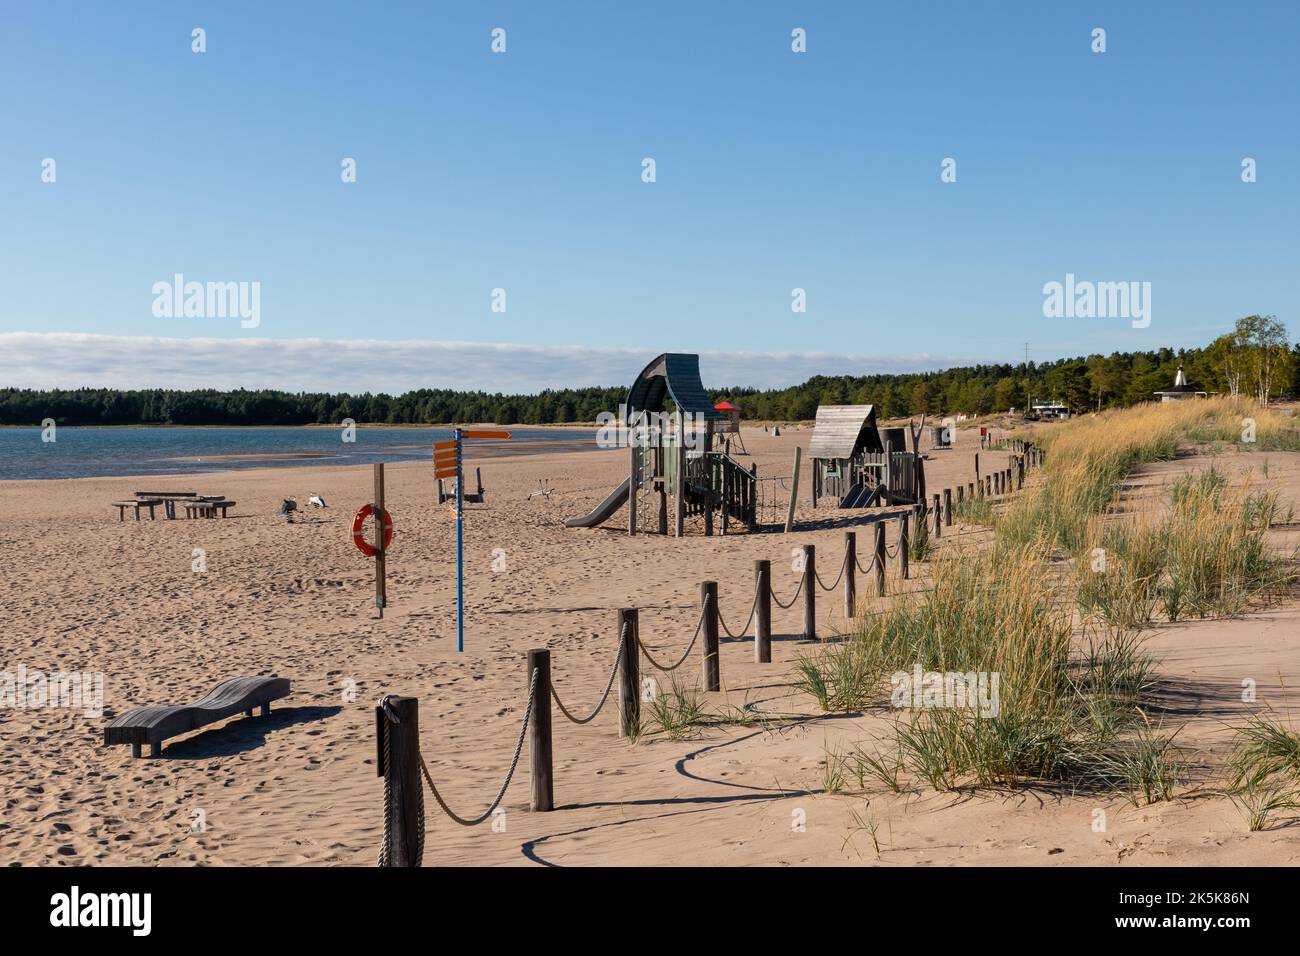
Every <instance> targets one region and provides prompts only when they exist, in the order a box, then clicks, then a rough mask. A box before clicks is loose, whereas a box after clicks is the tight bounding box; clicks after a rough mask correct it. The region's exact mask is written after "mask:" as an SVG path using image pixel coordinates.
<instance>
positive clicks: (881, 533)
mask: <svg viewBox="0 0 1300 956" xmlns="http://www.w3.org/2000/svg"><path fill="white" fill-rule="evenodd" d="M886 557H888V555H886V553H885V523H884V522H883V521H877V522H876V597H884V596H885V559H886Z"/></svg>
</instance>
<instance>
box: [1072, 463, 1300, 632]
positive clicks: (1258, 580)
mask: <svg viewBox="0 0 1300 956" xmlns="http://www.w3.org/2000/svg"><path fill="white" fill-rule="evenodd" d="M1277 510H1278V506H1277V496H1276V495H1275V494H1271V493H1262V492H1252V491H1251V490H1250V488H1249V486H1248V485H1243V486H1240V487H1229V486H1228V481H1227V479H1226V478H1225V477H1224V476H1223V474H1222V473H1221V472H1219V471H1218V469H1216V468H1214V467H1210V468H1208V469H1204V470H1201V471H1196V472H1192V473H1190V474H1188V475H1184V476H1183V477H1181V478H1179V479H1178V480H1177V481H1175V482H1174V484H1173V487H1172V491H1171V507H1170V508H1169V510H1168V511H1167V512H1160V513H1146V514H1141V513H1139V514H1136V515H1129V516H1124V517H1122V518H1118V519H1113V520H1097V519H1094V520H1093V521H1091V522H1090V523H1089V527H1088V531H1087V533H1086V534H1085V538H1084V542H1083V546H1082V548H1081V553H1080V554H1079V555H1078V557H1077V560H1076V562H1075V576H1076V582H1075V584H1076V595H1077V600H1078V604H1079V607H1080V609H1081V610H1082V611H1083V612H1084V613H1085V614H1088V615H1090V616H1092V617H1094V618H1096V619H1099V620H1101V621H1104V622H1105V623H1107V624H1109V625H1112V626H1117V627H1134V626H1138V625H1142V624H1148V623H1150V622H1152V621H1153V620H1156V619H1157V617H1159V618H1162V619H1164V620H1167V621H1177V620H1181V619H1183V618H1187V617H1200V618H1205V617H1222V616H1228V615H1233V614H1239V613H1241V612H1242V611H1243V610H1244V609H1245V608H1246V607H1247V606H1248V605H1249V604H1250V603H1251V602H1253V601H1256V600H1261V599H1274V598H1277V597H1280V596H1282V595H1284V594H1286V593H1287V592H1288V591H1289V590H1290V588H1291V585H1292V582H1293V578H1294V574H1293V572H1291V571H1290V570H1289V569H1288V567H1287V564H1286V562H1284V561H1283V560H1281V559H1279V558H1278V557H1275V556H1274V555H1273V554H1271V553H1270V550H1269V546H1268V542H1267V540H1266V535H1267V532H1268V529H1269V527H1270V525H1272V524H1273V522H1274V520H1275V519H1276V517H1277Z"/></svg>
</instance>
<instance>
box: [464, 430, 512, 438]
mask: <svg viewBox="0 0 1300 956" xmlns="http://www.w3.org/2000/svg"><path fill="white" fill-rule="evenodd" d="M460 437H461V438H509V437H510V433H509V432H495V431H465V432H461V433H460Z"/></svg>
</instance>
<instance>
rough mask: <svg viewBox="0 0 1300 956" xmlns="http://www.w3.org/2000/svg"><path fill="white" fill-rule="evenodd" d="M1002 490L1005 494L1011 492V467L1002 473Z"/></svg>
mask: <svg viewBox="0 0 1300 956" xmlns="http://www.w3.org/2000/svg"><path fill="white" fill-rule="evenodd" d="M1002 491H1003V492H1004V493H1005V494H1008V495H1009V494H1011V469H1010V468H1009V467H1008V468H1007V469H1006V471H1004V472H1003V473H1002Z"/></svg>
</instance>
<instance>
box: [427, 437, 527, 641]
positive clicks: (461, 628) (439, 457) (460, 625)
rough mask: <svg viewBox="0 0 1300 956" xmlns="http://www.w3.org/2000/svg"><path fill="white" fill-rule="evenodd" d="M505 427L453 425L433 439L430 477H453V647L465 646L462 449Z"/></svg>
mask: <svg viewBox="0 0 1300 956" xmlns="http://www.w3.org/2000/svg"><path fill="white" fill-rule="evenodd" d="M509 437H510V433H509V432H507V431H490V430H484V429H477V430H475V429H461V428H457V429H456V437H455V438H449V439H447V440H446V441H440V442H434V445H433V477H434V480H435V481H436V480H438V479H439V478H454V479H455V480H456V650H457V652H463V651H464V650H465V471H464V462H463V460H462V453H463V451H464V441H465V439H468V438H487V439H496V440H498V441H504V440H506V439H508V438H509Z"/></svg>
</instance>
